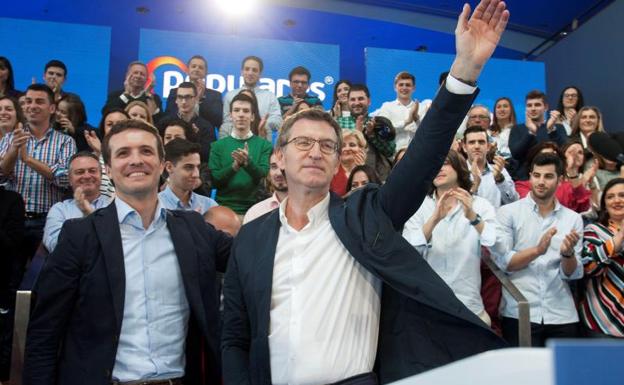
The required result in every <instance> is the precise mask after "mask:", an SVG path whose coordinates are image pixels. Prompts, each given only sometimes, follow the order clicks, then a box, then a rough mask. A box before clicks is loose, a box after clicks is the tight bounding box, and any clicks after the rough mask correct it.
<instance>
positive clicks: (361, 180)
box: [347, 164, 381, 194]
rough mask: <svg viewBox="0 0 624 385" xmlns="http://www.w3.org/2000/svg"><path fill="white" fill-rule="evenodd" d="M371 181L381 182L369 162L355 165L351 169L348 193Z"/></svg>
mask: <svg viewBox="0 0 624 385" xmlns="http://www.w3.org/2000/svg"><path fill="white" fill-rule="evenodd" d="M369 183H375V184H378V185H380V184H381V180H380V179H379V176H378V175H377V172H376V171H375V169H374V168H372V167H371V166H369V165H367V164H361V165H359V166H355V167H354V168H353V170H351V175H349V179H348V180H347V194H348V193H349V192H351V191H352V190H355V189H357V188H360V187H363V186H365V185H367V184H369Z"/></svg>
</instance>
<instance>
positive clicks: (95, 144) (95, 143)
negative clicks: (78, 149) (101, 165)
mask: <svg viewBox="0 0 624 385" xmlns="http://www.w3.org/2000/svg"><path fill="white" fill-rule="evenodd" d="M84 136H85V139H86V140H87V144H88V145H89V147H91V149H92V150H93V152H94V153H95V154H96V155H97V156H100V154H101V153H102V142H101V141H100V138H98V136H97V135H96V134H95V131H93V130H85V131H84Z"/></svg>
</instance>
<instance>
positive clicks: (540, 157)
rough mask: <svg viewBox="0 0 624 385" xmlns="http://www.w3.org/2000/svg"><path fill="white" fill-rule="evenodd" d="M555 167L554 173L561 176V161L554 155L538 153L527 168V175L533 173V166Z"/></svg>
mask: <svg viewBox="0 0 624 385" xmlns="http://www.w3.org/2000/svg"><path fill="white" fill-rule="evenodd" d="M551 164H552V165H553V166H555V172H556V173H557V176H561V175H563V161H562V160H561V157H560V156H558V155H555V154H549V153H539V154H537V155H535V158H533V160H532V161H531V166H530V167H529V174H530V173H532V172H533V168H534V167H535V166H548V165H551Z"/></svg>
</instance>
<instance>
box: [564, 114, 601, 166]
mask: <svg viewBox="0 0 624 385" xmlns="http://www.w3.org/2000/svg"><path fill="white" fill-rule="evenodd" d="M571 126H572V133H571V134H570V139H576V140H580V141H581V144H582V145H583V149H584V150H586V156H587V155H590V154H591V152H589V151H588V148H589V136H590V135H591V134H593V133H594V132H604V127H603V125H602V114H601V113H600V110H599V109H598V107H593V106H586V107H582V108H581V109H580V110H579V111H578V113H577V114H576V115H574V118H572V123H571ZM588 158H589V157H588Z"/></svg>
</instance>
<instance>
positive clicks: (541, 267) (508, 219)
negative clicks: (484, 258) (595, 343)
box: [491, 193, 583, 325]
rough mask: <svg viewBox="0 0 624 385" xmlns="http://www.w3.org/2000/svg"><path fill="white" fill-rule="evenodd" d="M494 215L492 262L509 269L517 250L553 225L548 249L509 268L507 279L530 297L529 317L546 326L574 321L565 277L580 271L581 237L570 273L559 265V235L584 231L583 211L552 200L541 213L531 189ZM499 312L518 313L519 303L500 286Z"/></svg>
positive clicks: (534, 242)
mask: <svg viewBox="0 0 624 385" xmlns="http://www.w3.org/2000/svg"><path fill="white" fill-rule="evenodd" d="M497 220H498V223H499V231H500V235H499V237H498V239H497V242H496V245H495V246H494V247H493V248H492V249H491V251H492V254H493V256H494V261H495V262H496V264H497V265H498V266H499V267H500V268H501V269H503V270H507V266H508V265H509V262H510V261H511V257H513V255H514V254H515V253H517V252H518V251H521V250H524V249H527V248H529V247H534V246H536V245H537V244H538V243H539V241H540V239H541V237H542V235H543V234H544V233H545V232H546V231H547V230H548V229H550V228H552V227H556V228H557V233H556V234H555V236H554V237H553V238H552V240H551V242H550V246H549V247H548V250H547V251H546V253H545V254H543V255H541V256H539V257H537V258H536V259H535V260H533V261H532V262H531V263H529V265H528V266H526V267H525V268H524V269H521V270H517V271H513V272H510V277H509V278H510V279H511V282H512V283H513V284H514V285H516V287H518V289H519V290H520V292H521V293H522V294H523V295H524V296H525V297H526V299H527V300H528V301H529V306H530V309H531V322H533V323H537V324H541V323H544V324H550V325H558V324H566V323H573V322H578V314H577V312H576V306H575V304H574V299H573V298H572V293H571V292H570V286H569V285H568V282H567V281H568V280H572V279H579V278H581V277H582V276H583V264H582V263H581V249H582V242H580V241H579V242H578V243H577V244H576V246H575V247H574V258H576V262H577V266H576V270H574V272H573V273H572V274H571V275H570V276H569V277H568V276H566V275H565V273H564V272H563V270H561V258H562V257H561V255H560V253H559V250H560V247H561V242H562V241H563V238H564V237H565V236H566V234H568V233H569V232H570V231H572V230H575V231H576V232H577V234H579V235H581V236H582V235H583V220H582V218H581V216H580V215H579V214H578V213H576V212H574V211H572V210H570V209H568V208H566V207H564V206H562V205H561V204H559V202H558V201H556V203H555V209H554V210H553V211H552V212H551V213H550V214H548V215H547V216H546V217H545V218H544V217H542V216H541V215H540V213H539V207H538V206H537V204H536V203H535V201H534V200H533V198H532V197H531V193H529V194H528V195H527V196H526V197H525V198H523V199H520V200H519V201H516V202H514V203H510V204H508V205H505V206H502V207H501V208H500V209H499V210H498V213H497ZM501 315H502V316H503V317H510V318H518V303H517V302H516V301H515V300H514V299H513V298H512V297H511V295H509V293H508V292H507V291H506V290H503V301H502V303H501Z"/></svg>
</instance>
